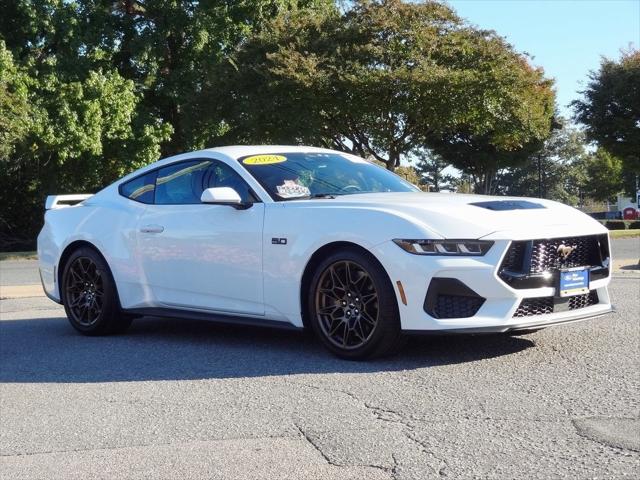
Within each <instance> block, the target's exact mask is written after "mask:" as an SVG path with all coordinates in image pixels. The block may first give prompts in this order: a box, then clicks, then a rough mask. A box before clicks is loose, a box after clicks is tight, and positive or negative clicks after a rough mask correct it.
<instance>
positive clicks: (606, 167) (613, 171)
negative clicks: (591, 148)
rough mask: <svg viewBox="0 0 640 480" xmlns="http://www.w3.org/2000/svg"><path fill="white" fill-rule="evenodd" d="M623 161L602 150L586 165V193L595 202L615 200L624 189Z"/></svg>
mask: <svg viewBox="0 0 640 480" xmlns="http://www.w3.org/2000/svg"><path fill="white" fill-rule="evenodd" d="M622 168H623V167H622V160H621V159H620V158H618V157H615V156H613V155H611V154H610V153H609V152H608V151H607V150H605V149H603V148H600V149H598V150H597V151H596V152H595V154H594V155H592V156H591V157H590V158H589V159H588V161H587V163H586V175H587V181H586V182H585V191H586V193H587V194H588V195H589V196H590V197H591V198H593V199H595V200H610V199H613V198H615V196H616V194H618V193H620V192H621V191H622V189H623V187H624V183H623V177H622Z"/></svg>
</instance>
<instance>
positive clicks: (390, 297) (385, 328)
mask: <svg viewBox="0 0 640 480" xmlns="http://www.w3.org/2000/svg"><path fill="white" fill-rule="evenodd" d="M307 307H308V308H307V315H308V317H307V318H308V320H309V323H310V324H311V326H312V328H313V330H314V332H315V333H316V335H317V336H318V338H319V339H320V340H321V341H322V343H323V344H324V345H325V346H326V347H327V348H328V349H329V350H331V351H332V352H333V353H335V354H336V355H338V356H340V357H342V358H347V359H353V360H356V359H364V358H371V357H378V356H384V355H388V354H390V353H393V352H394V351H395V350H397V349H398V347H399V346H400V345H401V343H402V342H401V340H402V335H401V331H400V316H399V312H398V304H397V301H396V297H395V292H394V290H393V287H392V286H391V281H390V280H389V277H388V276H387V274H386V272H385V270H384V268H383V267H382V266H381V265H380V263H379V262H378V261H377V260H376V259H375V258H374V257H372V256H371V255H370V254H368V253H367V252H363V251H360V250H359V249H345V250H342V251H339V252H335V253H333V254H331V255H329V256H328V257H327V258H326V259H324V260H323V261H322V262H320V264H319V265H318V266H317V268H316V271H315V274H314V276H313V278H312V280H311V289H310V291H309V292H308V296H307Z"/></svg>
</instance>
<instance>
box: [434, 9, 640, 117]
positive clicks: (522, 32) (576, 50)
mask: <svg viewBox="0 0 640 480" xmlns="http://www.w3.org/2000/svg"><path fill="white" fill-rule="evenodd" d="M447 3H448V4H449V5H450V6H452V7H453V8H454V9H455V10H456V12H457V13H458V15H459V16H461V17H463V18H465V19H467V20H468V21H469V22H470V23H471V24H474V25H476V26H478V27H480V28H484V29H489V30H495V31H496V32H497V33H498V34H499V35H501V36H503V37H506V39H507V41H508V42H509V43H511V44H512V45H513V46H514V47H515V49H516V50H517V51H519V52H527V53H528V54H529V55H530V56H532V57H533V59H532V63H533V64H534V65H536V66H540V67H543V68H544V70H545V72H546V75H547V76H548V77H552V78H554V79H555V81H556V93H557V98H556V102H557V104H558V108H559V112H560V114H561V115H563V116H566V117H570V115H571V109H570V108H569V107H568V106H567V104H568V103H569V102H571V101H572V100H575V99H577V98H580V94H579V91H580V90H583V89H584V88H585V86H586V83H587V81H588V74H589V71H590V70H597V69H598V67H599V65H600V60H601V57H602V56H605V57H608V58H616V59H617V58H619V56H620V49H623V48H628V47H629V45H630V44H633V45H634V46H635V48H638V47H640V0H448V2H447Z"/></svg>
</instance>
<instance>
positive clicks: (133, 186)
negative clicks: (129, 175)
mask: <svg viewBox="0 0 640 480" xmlns="http://www.w3.org/2000/svg"><path fill="white" fill-rule="evenodd" d="M155 186H156V172H155V171H153V172H150V173H147V174H145V175H142V176H140V177H137V178H134V179H133V180H129V181H128V182H127V183H123V184H122V185H121V186H120V194H121V195H124V196H125V197H127V198H129V199H131V200H135V201H136V202H141V203H153V197H154V190H155Z"/></svg>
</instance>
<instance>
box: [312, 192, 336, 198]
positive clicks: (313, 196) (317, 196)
mask: <svg viewBox="0 0 640 480" xmlns="http://www.w3.org/2000/svg"><path fill="white" fill-rule="evenodd" d="M306 198H336V196H335V194H333V193H314V194H313V195H309V196H308V197H306Z"/></svg>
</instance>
